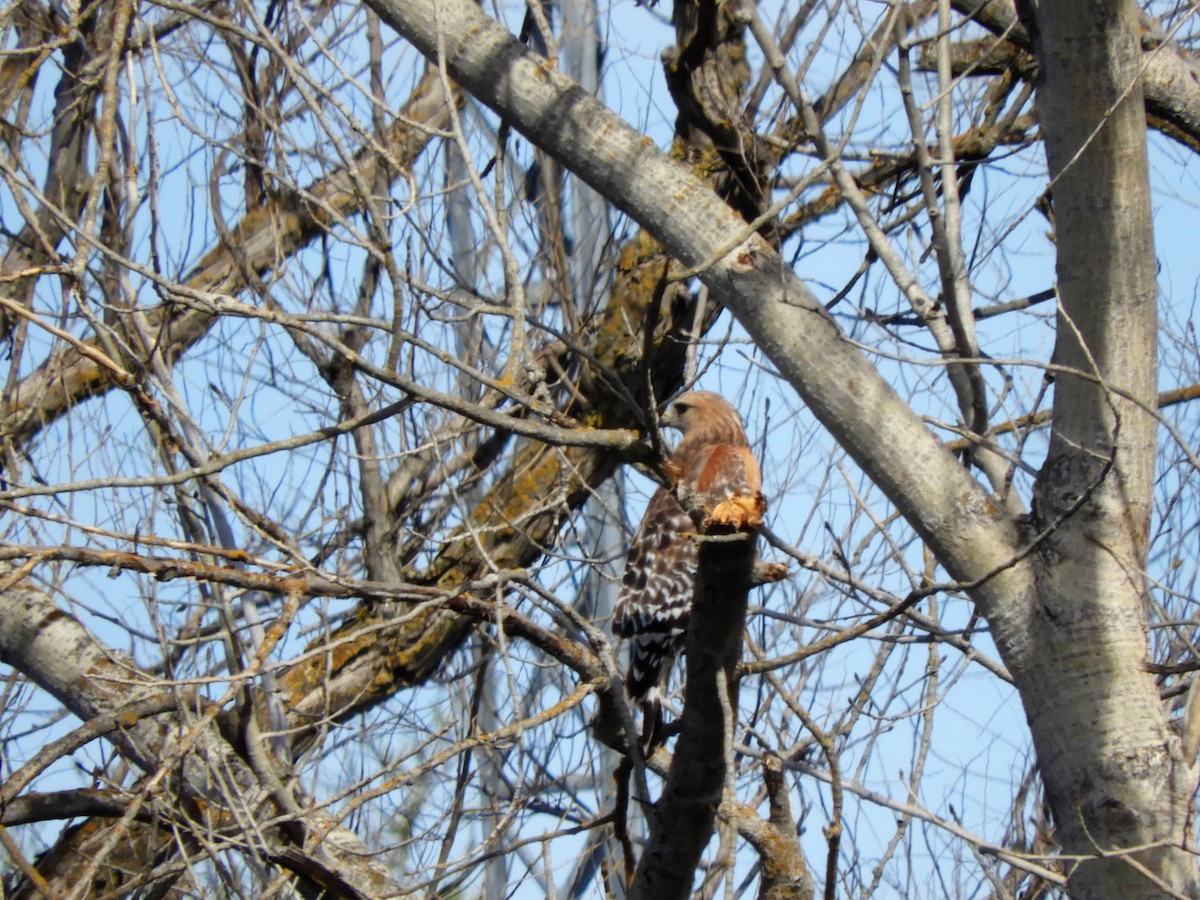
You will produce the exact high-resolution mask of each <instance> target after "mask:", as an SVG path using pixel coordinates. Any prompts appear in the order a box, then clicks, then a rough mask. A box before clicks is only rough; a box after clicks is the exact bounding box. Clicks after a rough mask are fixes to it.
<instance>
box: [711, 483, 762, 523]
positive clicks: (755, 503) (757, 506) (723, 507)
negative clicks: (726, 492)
mask: <svg viewBox="0 0 1200 900" xmlns="http://www.w3.org/2000/svg"><path fill="white" fill-rule="evenodd" d="M766 511H767V500H766V498H765V497H764V496H763V495H762V491H755V492H754V493H753V494H749V495H739V496H736V497H730V498H728V499H726V500H722V501H721V502H720V503H718V504H717V505H716V506H715V507H713V510H712V512H710V513H709V514H708V518H706V519H705V520H704V525H705V527H706V528H707V527H711V526H714V525H718V526H723V527H727V528H734V529H736V530H738V531H746V530H748V529H751V528H756V527H757V526H759V525H761V524H762V520H763V514H764V513H766Z"/></svg>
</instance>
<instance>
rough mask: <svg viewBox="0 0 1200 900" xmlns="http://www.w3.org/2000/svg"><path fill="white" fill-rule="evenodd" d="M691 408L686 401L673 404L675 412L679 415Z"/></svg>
mask: <svg viewBox="0 0 1200 900" xmlns="http://www.w3.org/2000/svg"><path fill="white" fill-rule="evenodd" d="M691 408H692V407H691V406H690V405H688V404H687V403H676V404H675V412H677V413H678V414H679V415H681V416H682V415H683V414H684V413H686V412H687V411H688V410H689V409H691Z"/></svg>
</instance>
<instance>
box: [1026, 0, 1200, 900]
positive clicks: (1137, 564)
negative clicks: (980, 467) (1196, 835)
mask: <svg viewBox="0 0 1200 900" xmlns="http://www.w3.org/2000/svg"><path fill="white" fill-rule="evenodd" d="M1035 49H1036V52H1037V57H1038V62H1039V68H1040V75H1039V79H1038V109H1039V112H1040V119H1041V122H1042V128H1043V130H1044V132H1045V146H1046V156H1047V159H1048V162H1049V166H1050V176H1051V178H1052V183H1053V187H1052V194H1053V206H1054V218H1055V223H1056V236H1057V241H1058V259H1057V272H1058V291H1059V303H1060V305H1059V315H1058V325H1057V342H1056V345H1055V362H1056V363H1057V364H1058V365H1059V366H1062V367H1063V368H1064V369H1065V370H1066V372H1064V373H1062V374H1059V375H1058V376H1057V378H1056V381H1055V389H1054V391H1055V393H1054V431H1053V434H1052V437H1051V443H1050V451H1049V455H1048V457H1047V459H1046V462H1045V464H1044V465H1043V467H1042V469H1041V472H1040V473H1039V475H1038V479H1037V485H1036V489H1035V504H1036V505H1035V510H1034V520H1035V523H1036V527H1037V528H1039V529H1044V530H1049V531H1051V533H1050V534H1049V535H1048V537H1047V538H1046V540H1045V541H1043V542H1042V543H1041V545H1040V546H1039V547H1038V552H1037V556H1036V566H1037V574H1038V578H1037V584H1038V601H1039V602H1038V606H1037V608H1036V609H1033V610H1031V611H1030V614H1031V617H1032V619H1033V621H1034V622H1035V623H1036V626H1035V627H1036V629H1037V631H1036V639H1037V641H1038V643H1039V644H1040V648H1039V656H1041V657H1042V658H1043V660H1044V662H1041V663H1037V664H1036V668H1038V669H1042V670H1043V671H1045V674H1046V676H1047V677H1048V678H1051V679H1053V680H1050V681H1047V682H1045V684H1044V686H1043V687H1042V689H1040V690H1026V691H1025V692H1023V696H1024V697H1025V707H1026V710H1027V712H1028V715H1029V720H1030V725H1031V727H1032V729H1033V733H1034V740H1035V745H1036V747H1037V751H1038V761H1039V764H1040V766H1041V771H1042V778H1043V781H1044V782H1045V785H1046V789H1047V794H1048V796H1049V799H1050V803H1051V808H1052V809H1053V811H1054V817H1055V822H1056V825H1057V828H1058V834H1059V840H1060V841H1061V842H1062V846H1063V849H1064V851H1066V852H1067V853H1074V854H1080V855H1084V856H1086V855H1091V854H1096V853H1102V852H1103V853H1107V852H1112V851H1122V850H1124V849H1126V848H1131V847H1140V846H1147V845H1154V844H1158V843H1163V844H1165V846H1162V847H1160V848H1158V849H1152V850H1148V851H1146V852H1144V853H1137V854H1134V855H1132V856H1128V857H1124V856H1123V857H1118V858H1116V859H1112V860H1100V861H1094V862H1084V863H1081V864H1080V865H1079V866H1078V867H1077V868H1076V869H1075V871H1074V873H1073V874H1072V876H1071V882H1070V884H1071V890H1072V895H1073V896H1075V897H1081V898H1082V897H1088V898H1090V897H1096V898H1101V897H1130V898H1133V897H1151V896H1160V895H1161V892H1160V890H1159V889H1158V888H1157V887H1155V886H1154V885H1153V884H1152V883H1151V882H1150V881H1149V880H1148V879H1147V878H1146V877H1145V875H1144V874H1143V873H1142V872H1141V871H1139V868H1140V867H1143V866H1144V867H1145V868H1146V869H1148V870H1149V871H1150V872H1153V873H1154V874H1155V875H1157V876H1158V877H1159V878H1160V879H1162V881H1163V882H1165V883H1166V884H1168V885H1171V886H1174V887H1175V888H1176V889H1177V890H1180V891H1181V892H1182V893H1184V894H1187V895H1189V896H1195V895H1196V893H1197V891H1198V889H1200V883H1198V882H1197V880H1196V865H1195V860H1194V858H1193V857H1192V856H1191V855H1190V854H1189V853H1187V852H1186V851H1184V850H1182V849H1181V846H1179V845H1182V844H1184V843H1185V842H1186V841H1187V840H1188V837H1189V834H1188V831H1189V826H1188V820H1189V813H1190V810H1191V808H1192V802H1191V798H1192V792H1193V790H1194V787H1195V783H1196V774H1195V772H1194V771H1193V770H1192V768H1191V766H1190V765H1189V763H1188V762H1187V761H1186V760H1185V759H1184V758H1183V753H1182V751H1181V746H1180V742H1179V740H1178V738H1177V736H1176V735H1175V734H1174V733H1173V732H1172V731H1171V730H1170V728H1169V725H1168V722H1167V719H1166V716H1165V714H1164V711H1163V706H1162V704H1161V702H1160V701H1159V699H1158V695H1157V690H1156V687H1155V684H1154V681H1153V679H1152V677H1151V676H1150V675H1149V673H1148V672H1147V671H1146V670H1145V668H1144V666H1143V665H1142V663H1143V662H1144V661H1145V657H1146V618H1145V609H1146V601H1147V599H1148V595H1149V585H1148V584H1147V583H1146V578H1145V574H1144V573H1145V563H1146V551H1147V534H1148V530H1149V525H1150V505H1151V502H1152V491H1153V480H1154V460H1155V438H1156V427H1157V423H1156V421H1155V419H1154V417H1153V416H1152V414H1151V411H1152V410H1153V409H1154V407H1155V403H1156V375H1157V364H1158V353H1157V329H1158V320H1157V304H1156V301H1157V294H1158V286H1157V283H1156V275H1157V263H1156V260H1155V255H1154V239H1153V227H1152V223H1151V210H1150V183H1149V171H1148V165H1147V160H1146V129H1145V115H1144V113H1143V102H1142V89H1141V82H1140V78H1141V72H1140V68H1141V62H1142V60H1141V51H1140V47H1139V42H1138V23H1137V7H1136V5H1135V4H1134V3H1133V2H1132V0H1100V2H1096V0H1093V2H1086V3H1079V2H1062V0H1045V2H1042V3H1041V4H1039V6H1038V10H1037V18H1036V29H1035ZM1074 372H1078V373H1079V374H1078V375H1076V374H1072V373H1074ZM1047 663H1048V665H1047ZM1051 685H1052V686H1053V687H1051ZM1084 734H1086V735H1087V739H1085V740H1081V735H1084ZM1171 844H1175V845H1177V846H1174V847H1172V846H1170V845H1171Z"/></svg>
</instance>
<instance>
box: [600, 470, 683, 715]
mask: <svg viewBox="0 0 1200 900" xmlns="http://www.w3.org/2000/svg"><path fill="white" fill-rule="evenodd" d="M695 530H696V529H695V526H694V525H693V524H692V520H691V518H690V517H689V516H688V514H687V513H686V512H685V511H684V509H683V507H682V506H680V505H679V501H678V500H676V499H675V496H674V494H672V493H671V492H670V491H668V490H667V489H666V488H659V489H658V491H657V492H656V493H655V494H654V496H653V497H652V498H651V499H650V505H649V506H647V507H646V514H645V515H644V516H643V517H642V524H641V526H640V527H639V528H638V532H637V535H636V536H635V537H634V539H633V545H632V547H630V549H629V557H628V559H627V561H626V563H625V577H624V579H623V581H622V583H621V592H620V594H619V595H618V597H617V605H616V609H615V610H614V612H613V633H614V634H616V635H617V636H618V637H622V638H626V639H628V640H629V641H630V661H629V672H628V675H627V677H626V686H627V688H628V690H629V695H630V696H631V697H633V698H634V699H641V698H643V697H646V696H647V695H648V694H650V693H652V692H653V693H654V694H656V695H658V694H659V693H660V692H661V690H662V689H663V688H665V682H666V679H667V676H668V675H669V674H670V667H671V663H672V662H673V661H674V659H675V655H676V654H677V653H678V651H679V648H680V647H681V646H682V645H683V640H684V637H685V636H686V635H687V617H688V613H689V611H690V610H691V606H692V590H693V588H694V586H695V581H696V561H697V554H698V550H697V547H696V542H695V541H693V540H691V539H690V538H688V537H687V535H688V534H691V533H694V532H695Z"/></svg>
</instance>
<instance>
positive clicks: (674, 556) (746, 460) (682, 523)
mask: <svg viewBox="0 0 1200 900" xmlns="http://www.w3.org/2000/svg"><path fill="white" fill-rule="evenodd" d="M660 421H661V422H662V424H663V425H665V426H667V427H670V428H675V429H678V430H679V431H680V432H682V434H683V439H682V440H681V441H680V443H679V446H678V447H676V448H675V452H674V453H673V454H672V455H671V459H670V461H669V462H668V463H667V465H666V469H667V471H668V473H669V474H670V475H671V478H672V479H673V480H675V481H676V486H675V487H674V488H672V487H660V488H659V489H658V490H657V491H655V493H654V496H653V497H651V498H650V503H649V505H648V506H647V507H646V513H645V515H643V516H642V522H641V525H639V526H638V530H637V534H636V535H635V536H634V539H633V545H632V546H631V547H630V549H629V556H628V558H627V559H626V562H625V577H624V579H623V580H622V583H621V592H620V594H619V596H618V597H617V605H616V607H615V609H614V610H613V633H614V634H615V635H617V636H618V637H621V638H623V639H625V640H627V641H628V642H629V671H628V673H627V674H626V678H625V687H626V690H627V691H628V693H629V697H630V699H631V700H633V701H635V702H640V703H641V704H642V740H643V745H644V747H645V749H646V752H647V753H650V752H652V751H653V750H654V748H655V747H656V746H658V744H659V743H660V742H661V739H662V734H661V732H662V711H661V708H662V700H663V697H664V696H665V695H666V691H667V687H668V683H669V681H670V676H671V668H672V665H673V664H674V661H675V657H676V656H677V655H678V654H679V651H680V650H682V649H683V645H684V641H685V639H686V637H687V626H688V615H689V613H690V612H691V609H692V596H693V593H694V590H695V586H696V572H697V569H698V566H699V556H700V553H699V546H698V544H697V543H696V540H695V539H694V537H693V535H695V534H696V525H695V523H694V522H693V521H692V517H691V516H690V515H688V513H687V511H686V510H685V509H684V507H683V505H682V504H681V503H680V500H679V497H680V496H684V497H685V498H687V499H688V502H689V503H690V502H692V501H694V502H695V503H697V504H698V505H700V506H702V507H703V508H704V510H705V511H706V513H707V514H708V522H710V523H713V522H715V523H721V524H724V525H727V526H733V527H735V528H746V527H750V526H754V525H758V524H759V523H760V522H761V521H762V514H763V511H764V510H765V509H766V502H765V501H764V500H763V497H762V492H761V488H762V474H761V473H760V471H759V468H758V463H757V462H756V461H755V459H754V455H753V454H752V453H751V452H750V442H749V441H748V440H747V439H746V432H745V429H744V428H743V427H742V419H741V416H739V415H738V413H737V410H735V409H734V408H733V407H732V406H731V405H730V404H729V403H728V402H727V401H726V400H725V398H723V397H721V396H720V395H719V394H714V393H711V392H709V391H691V392H689V393H686V394H683V395H682V396H681V397H679V398H678V399H677V400H675V401H674V402H672V403H671V404H670V405H669V406H668V407H667V411H666V412H665V413H664V414H663V415H662V417H661V419H660Z"/></svg>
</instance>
